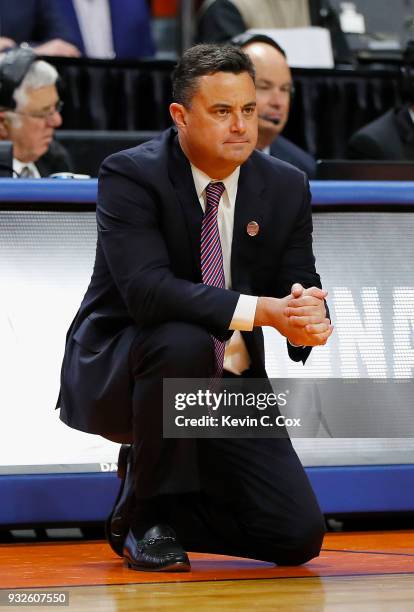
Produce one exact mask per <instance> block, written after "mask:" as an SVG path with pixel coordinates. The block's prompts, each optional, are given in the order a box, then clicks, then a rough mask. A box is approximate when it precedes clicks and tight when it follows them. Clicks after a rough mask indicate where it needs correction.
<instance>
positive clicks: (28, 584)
mask: <svg viewBox="0 0 414 612" xmlns="http://www.w3.org/2000/svg"><path fill="white" fill-rule="evenodd" d="M413 551H414V531H398V532H386V533H384V532H376V533H335V534H327V536H326V537H325V540H324V550H323V551H322V553H321V555H320V556H319V557H318V558H316V559H313V560H312V561H310V562H309V563H307V564H306V565H301V566H298V567H277V566H275V565H272V564H271V563H265V562H263V561H255V560H252V559H242V558H237V557H227V556H223V555H211V554H204V553H191V554H190V559H191V564H192V571H191V572H189V573H179V574H177V573H172V572H171V573H166V572H136V571H133V570H130V569H127V568H126V567H125V566H124V565H123V562H122V559H120V558H119V557H116V556H115V555H114V553H113V552H112V551H111V549H110V548H109V546H108V545H107V543H106V542H102V541H97V542H80V543H78V542H65V543H56V542H53V543H34V544H2V545H0V588H3V589H13V588H33V587H41V588H46V587H57V586H83V585H111V584H141V583H155V582H158V583H167V582H191V581H209V580H247V579H249V580H252V579H266V578H268V579H270V578H273V579H275V578H305V577H324V576H325V577H326V576H350V575H373V574H396V573H398V574H411V573H412V574H414V552H413Z"/></svg>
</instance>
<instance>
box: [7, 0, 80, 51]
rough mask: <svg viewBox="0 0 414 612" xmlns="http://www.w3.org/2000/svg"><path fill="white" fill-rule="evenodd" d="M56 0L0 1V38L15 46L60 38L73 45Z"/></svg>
mask: <svg viewBox="0 0 414 612" xmlns="http://www.w3.org/2000/svg"><path fill="white" fill-rule="evenodd" d="M60 6H61V1H60V0H58V2H56V0H17V1H15V2H13V0H0V35H1V36H7V37H9V38H12V39H13V40H14V41H16V42H17V44H20V43H22V42H29V43H34V44H36V43H37V44H39V43H42V42H46V41H48V40H52V39H53V38H62V39H63V40H67V41H68V42H74V41H73V39H72V38H71V36H70V30H69V28H68V27H67V25H66V23H65V17H64V14H63V13H62V10H61V8H60Z"/></svg>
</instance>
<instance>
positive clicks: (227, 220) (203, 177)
mask: <svg viewBox="0 0 414 612" xmlns="http://www.w3.org/2000/svg"><path fill="white" fill-rule="evenodd" d="M191 171H192V173H193V179H194V185H195V189H196V192H197V196H198V199H199V201H200V205H201V208H202V209H203V212H205V210H206V191H205V190H206V187H207V185H208V184H209V183H211V182H215V181H214V179H212V178H210V177H209V176H207V174H205V173H204V172H202V171H201V170H199V169H198V168H196V167H195V166H193V165H192V164H191ZM239 174H240V168H236V170H235V171H234V172H233V173H232V174H230V176H228V177H226V178H225V179H222V180H221V182H222V183H223V184H224V187H225V190H224V191H223V195H222V196H221V198H220V202H219V208H218V216H217V222H218V227H219V234H220V242H221V250H222V253H223V269H224V279H225V284H226V289H231V267H230V262H231V243H232V240H233V224H234V208H235V204H236V197H237V186H238V181H239ZM257 300H258V298H257V297H255V296H252V295H240V298H239V301H238V302H237V306H236V309H235V311H234V314H233V318H232V320H231V323H230V326H229V329H233V330H236V331H235V332H234V333H233V335H232V337H231V338H230V340H229V341H228V342H227V343H226V351H225V353H224V369H225V370H227V371H229V372H232V373H233V374H241V373H242V372H244V370H247V369H248V368H249V366H250V357H249V353H248V352H247V348H246V345H245V343H244V340H243V337H242V335H241V333H240V331H251V330H252V329H253V324H254V317H255V313H256V306H257Z"/></svg>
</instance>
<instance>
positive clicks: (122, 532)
mask: <svg viewBox="0 0 414 612" xmlns="http://www.w3.org/2000/svg"><path fill="white" fill-rule="evenodd" d="M118 477H119V478H120V479H121V485H120V487H119V493H118V497H117V498H116V501H115V504H114V507H113V508H112V512H111V514H110V515H109V517H108V518H107V521H106V524H105V533H106V539H107V540H108V543H109V545H110V547H111V548H112V550H113V551H114V552H115V553H116V554H117V555H119V556H120V557H122V556H123V554H122V549H123V546H124V541H125V538H126V536H127V533H128V530H129V525H130V519H131V516H132V512H133V506H134V470H133V452H132V446H130V445H128V444H123V445H122V446H121V448H120V450H119V457H118Z"/></svg>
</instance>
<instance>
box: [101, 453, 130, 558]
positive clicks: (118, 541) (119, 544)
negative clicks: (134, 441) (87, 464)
mask: <svg viewBox="0 0 414 612" xmlns="http://www.w3.org/2000/svg"><path fill="white" fill-rule="evenodd" d="M129 452H130V446H129V445H125V444H123V445H122V446H121V448H120V451H119V457H118V471H117V475H118V478H120V479H121V486H120V487H119V491H118V496H117V498H116V500H115V503H114V505H113V507H115V506H116V505H117V503H118V501H119V500H120V498H121V495H122V493H123V490H124V484H125V475H126V471H127V466H128V455H129ZM112 517H113V511H112V512H111V514H110V515H109V516H108V518H107V519H106V522H105V537H106V539H107V540H108V544H109V546H110V547H111V548H112V550H113V551H114V553H115V554H116V555H118V557H123V554H122V549H123V546H124V541H125V538H126V536H127V533H128V530H126V531H125V533H121V534H120V535H115V534H114V533H113V532H112V529H111V528H112Z"/></svg>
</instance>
